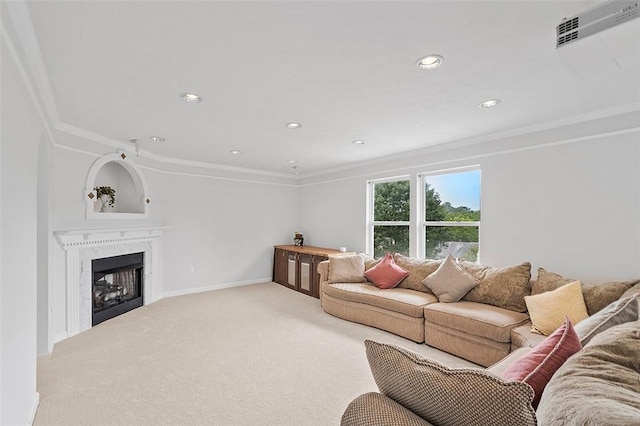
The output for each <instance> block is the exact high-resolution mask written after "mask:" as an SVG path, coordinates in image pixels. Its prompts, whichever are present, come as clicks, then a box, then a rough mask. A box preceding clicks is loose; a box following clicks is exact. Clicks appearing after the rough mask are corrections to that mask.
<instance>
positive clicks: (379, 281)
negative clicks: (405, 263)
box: [364, 253, 409, 289]
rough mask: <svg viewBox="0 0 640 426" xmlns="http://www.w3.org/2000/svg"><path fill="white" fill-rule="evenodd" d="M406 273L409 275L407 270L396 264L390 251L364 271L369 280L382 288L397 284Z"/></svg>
mask: <svg viewBox="0 0 640 426" xmlns="http://www.w3.org/2000/svg"><path fill="white" fill-rule="evenodd" d="M407 275H409V271H405V270H404V269H402V268H401V267H399V266H398V265H396V262H395V260H393V256H392V255H391V253H387V254H386V255H385V256H384V258H383V259H382V260H381V261H380V263H378V264H377V265H376V266H374V267H373V268H371V269H369V270H368V271H365V273H364V276H365V277H366V278H367V279H368V280H369V281H371V282H372V283H373V284H374V285H375V286H376V287H378V288H382V289H387V288H393V287H395V286H397V285H398V284H400V281H402V280H403V279H404V278H405V277H406V276H407Z"/></svg>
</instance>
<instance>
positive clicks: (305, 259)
mask: <svg viewBox="0 0 640 426" xmlns="http://www.w3.org/2000/svg"><path fill="white" fill-rule="evenodd" d="M313 275H314V273H313V256H311V255H310V254H298V291H300V292H301V293H305V294H309V295H311V294H313Z"/></svg>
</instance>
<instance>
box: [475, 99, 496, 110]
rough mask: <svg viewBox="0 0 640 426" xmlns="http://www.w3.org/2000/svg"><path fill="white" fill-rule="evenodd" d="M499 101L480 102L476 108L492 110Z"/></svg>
mask: <svg viewBox="0 0 640 426" xmlns="http://www.w3.org/2000/svg"><path fill="white" fill-rule="evenodd" d="M500 102H501V101H500V99H489V100H488V101H484V102H480V104H479V105H478V107H480V108H483V109H486V108H493V107H494V106H498V105H499V104H500Z"/></svg>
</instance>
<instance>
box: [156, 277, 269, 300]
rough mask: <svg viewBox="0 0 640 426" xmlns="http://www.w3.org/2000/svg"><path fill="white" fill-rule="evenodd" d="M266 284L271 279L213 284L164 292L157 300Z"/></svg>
mask: <svg viewBox="0 0 640 426" xmlns="http://www.w3.org/2000/svg"><path fill="white" fill-rule="evenodd" d="M267 282H271V277H268V278H260V279H257V280H250V281H240V282H235V283H222V284H214V285H210V286H206V287H197V288H189V289H186V290H176V291H166V292H164V293H162V295H161V296H160V297H159V298H158V299H157V300H160V299H164V298H166V297H175V296H185V295H187V294H194V293H203V292H205V291H212V290H222V289H225V288H233V287H242V286H245V285H253V284H262V283H267Z"/></svg>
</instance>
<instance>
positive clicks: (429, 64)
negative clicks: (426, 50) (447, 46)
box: [416, 55, 444, 70]
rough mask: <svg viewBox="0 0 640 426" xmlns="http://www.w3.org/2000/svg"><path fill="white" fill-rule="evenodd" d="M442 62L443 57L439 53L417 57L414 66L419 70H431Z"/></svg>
mask: <svg viewBox="0 0 640 426" xmlns="http://www.w3.org/2000/svg"><path fill="white" fill-rule="evenodd" d="M442 62H444V58H443V57H442V56H440V55H428V56H425V57H424V58H420V59H418V61H417V62H416V66H417V67H418V68H419V69H421V70H432V69H434V68H438V67H439V66H440V65H442Z"/></svg>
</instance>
